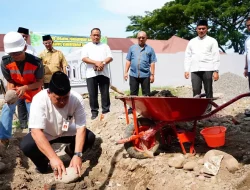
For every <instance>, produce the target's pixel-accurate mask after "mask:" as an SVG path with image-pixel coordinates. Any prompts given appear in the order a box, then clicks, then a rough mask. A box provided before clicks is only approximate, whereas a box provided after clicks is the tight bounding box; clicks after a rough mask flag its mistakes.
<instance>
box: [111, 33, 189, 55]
mask: <svg viewBox="0 0 250 190" xmlns="http://www.w3.org/2000/svg"><path fill="white" fill-rule="evenodd" d="M188 42H189V41H188V40H185V39H183V38H180V37H177V36H172V37H171V38H170V39H169V40H150V39H148V40H147V42H146V43H147V44H148V45H150V46H151V47H152V48H154V50H155V53H177V52H184V51H185V50H186V47H187V44H188ZM137 43H138V41H137V39H135V38H108V45H109V47H110V49H111V50H122V51H123V52H128V49H129V47H130V46H131V45H133V44H137Z"/></svg>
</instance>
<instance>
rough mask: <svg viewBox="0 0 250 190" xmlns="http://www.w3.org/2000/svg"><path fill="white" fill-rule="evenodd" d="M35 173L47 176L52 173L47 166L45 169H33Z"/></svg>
mask: <svg viewBox="0 0 250 190" xmlns="http://www.w3.org/2000/svg"><path fill="white" fill-rule="evenodd" d="M35 172H36V173H38V174H49V173H51V172H53V170H52V169H51V167H50V166H48V167H47V168H38V167H36V168H35Z"/></svg>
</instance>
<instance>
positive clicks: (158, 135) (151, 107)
mask: <svg viewBox="0 0 250 190" xmlns="http://www.w3.org/2000/svg"><path fill="white" fill-rule="evenodd" d="M247 96H250V93H245V94H241V95H239V96H237V97H235V98H233V99H232V100H230V101H228V102H226V103H224V104H222V105H220V106H219V105H217V104H216V103H215V102H214V101H213V100H214V99H209V98H178V97H146V96H117V97H116V99H120V100H121V101H123V102H124V109H125V114H126V122H127V124H129V117H128V110H127V105H129V106H130V107H132V110H133V120H134V122H133V123H131V124H129V125H128V127H127V128H126V130H125V137H124V138H123V139H121V140H119V141H118V142H117V143H118V144H123V143H124V147H125V149H126V151H127V152H128V153H129V155H130V156H131V157H134V158H139V159H142V158H147V157H149V155H148V153H147V152H151V153H155V152H156V150H157V149H158V147H159V144H160V140H163V142H168V140H169V139H167V138H168V136H167V137H166V135H165V134H166V133H165V132H164V131H167V130H168V129H171V131H172V132H173V133H174V135H175V136H176V137H177V138H178V140H179V143H180V146H181V148H182V151H183V153H184V154H186V150H185V147H184V145H183V143H186V142H189V143H191V145H190V151H189V152H190V153H191V154H195V149H194V142H195V135H196V124H197V121H198V120H202V119H204V118H207V117H210V116H212V115H213V114H215V113H216V112H218V111H220V110H221V109H223V108H225V107H227V106H228V105H230V104H232V103H234V102H235V101H237V100H239V99H241V98H243V97H247ZM209 104H211V105H212V106H214V107H215V109H214V110H213V111H211V112H209V113H205V112H206V109H207V107H208V105H209ZM137 113H138V114H140V116H142V118H137ZM190 121H191V122H193V127H192V129H191V130H189V131H184V130H178V129H177V127H176V123H177V122H178V123H179V122H190ZM233 122H236V120H234V119H233ZM162 138H163V139H162Z"/></svg>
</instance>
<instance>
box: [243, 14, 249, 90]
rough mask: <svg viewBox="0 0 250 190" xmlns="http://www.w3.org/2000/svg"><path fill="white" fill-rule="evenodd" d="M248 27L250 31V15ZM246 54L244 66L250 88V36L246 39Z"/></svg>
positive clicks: (247, 22)
mask: <svg viewBox="0 0 250 190" xmlns="http://www.w3.org/2000/svg"><path fill="white" fill-rule="evenodd" d="M246 28H247V30H248V32H250V17H248V18H247V21H246ZM245 54H246V62H245V68H244V76H245V77H248V82H249V89H250V36H248V38H247V39H246V41H245Z"/></svg>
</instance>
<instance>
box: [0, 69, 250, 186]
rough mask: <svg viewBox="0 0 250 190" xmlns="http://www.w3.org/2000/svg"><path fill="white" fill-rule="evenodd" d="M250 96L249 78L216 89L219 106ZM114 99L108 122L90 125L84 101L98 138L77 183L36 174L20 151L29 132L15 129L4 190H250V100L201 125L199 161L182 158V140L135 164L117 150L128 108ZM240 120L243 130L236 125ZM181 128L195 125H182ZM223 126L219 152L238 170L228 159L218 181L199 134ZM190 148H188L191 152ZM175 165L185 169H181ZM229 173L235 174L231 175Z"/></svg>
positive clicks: (5, 159) (1, 165) (225, 78)
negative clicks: (207, 166)
mask: <svg viewBox="0 0 250 190" xmlns="http://www.w3.org/2000/svg"><path fill="white" fill-rule="evenodd" d="M175 90H176V91H177V92H178V94H177V95H178V97H192V92H191V88H190V87H176V89H175ZM247 91H248V84H247V80H246V79H245V78H242V77H239V76H236V75H233V74H231V73H226V74H224V75H222V76H221V79H220V80H219V81H218V82H215V84H214V92H215V96H219V97H220V99H218V100H216V103H218V104H219V105H221V104H223V103H225V102H227V101H228V100H230V99H232V98H233V97H235V96H237V95H239V94H242V93H244V92H247ZM115 95H116V94H115V93H112V101H111V102H112V106H111V112H110V113H109V114H108V118H106V119H105V120H104V121H98V119H96V120H94V121H91V120H89V118H90V112H89V106H88V98H85V102H86V110H87V113H88V115H87V118H88V125H87V126H88V128H89V129H90V130H92V131H93V132H94V133H95V134H96V137H97V138H96V142H95V145H94V147H93V148H92V150H91V151H89V152H87V153H86V154H85V155H84V163H83V167H82V176H81V178H80V179H78V180H77V181H76V182H75V183H70V184H63V183H56V182H55V181H54V177H53V174H51V173H50V174H44V175H41V174H37V173H36V172H35V170H34V165H33V164H32V163H31V162H30V160H28V159H27V158H26V157H25V156H24V155H23V154H22V152H21V151H20V149H19V142H20V139H21V138H22V136H23V135H25V134H26V133H27V130H26V131H25V130H24V131H20V130H16V129H14V137H13V138H12V139H11V142H10V146H9V148H8V149H7V151H6V152H5V153H4V154H2V156H1V161H0V189H23V190H25V189H30V190H35V189H39V190H40V189H57V190H59V189H69V190H79V189H90V190H91V189H101V190H102V189H107V190H116V189H119V190H120V189H121V190H127V189H129V190H130V189H131V190H132V189H135V190H144V189H148V190H158V189H159V190H161V189H170V190H171V189H175V190H179V189H180V190H196V189H197V190H198V189H199V190H203V189H204V190H210V189H214V190H220V189H225V190H230V189H232V190H234V189H239V190H247V189H250V165H249V164H250V146H249V145H250V126H249V124H250V119H249V118H246V117H245V115H244V110H245V109H246V108H248V107H249V105H250V99H249V98H243V99H240V100H238V101H236V102H235V103H233V104H231V105H230V106H228V107H226V108H225V109H224V110H223V111H220V112H218V113H217V114H216V115H214V116H212V117H210V118H207V119H205V120H202V121H199V122H198V129H197V135H196V141H195V149H196V155H190V154H186V155H183V154H182V151H181V148H180V145H179V143H178V141H177V140H173V141H172V144H171V146H168V147H165V146H160V148H159V150H158V151H157V152H156V154H155V155H154V157H152V158H147V159H135V158H131V157H130V156H129V155H128V153H127V152H126V150H125V149H124V146H123V145H122V144H118V145H117V144H116V141H117V140H119V139H121V138H122V137H123V135H124V131H125V128H126V126H127V125H126V121H125V119H124V117H123V115H124V113H123V112H124V109H123V103H122V102H121V101H120V100H117V99H115V98H114V97H115ZM232 117H235V119H236V120H237V121H239V124H237V125H236V124H234V123H233V122H232ZM179 125H180V126H181V127H186V126H190V123H180V124H179ZM217 125H222V126H225V127H226V128H227V131H226V144H225V146H223V147H220V148H217V150H221V151H223V152H225V153H228V154H229V155H232V156H233V157H234V158H236V159H237V161H238V162H239V165H238V166H237V167H238V168H237V169H232V170H230V166H231V165H232V164H229V166H226V165H225V164H226V163H225V158H226V156H224V158H223V159H224V161H223V159H222V161H221V167H220V169H219V172H218V174H217V175H215V176H209V175H205V174H204V173H203V172H202V168H203V167H204V166H203V164H204V161H205V160H206V159H204V156H205V154H206V153H207V152H208V151H209V150H211V148H209V147H208V146H207V144H206V143H205V141H204V139H203V137H202V136H201V135H200V133H199V132H200V130H201V129H202V128H204V127H208V126H217ZM54 147H55V150H56V151H57V152H58V154H59V155H60V157H61V158H62V159H63V160H64V162H65V165H67V164H69V161H70V160H69V157H68V156H67V155H66V154H65V152H64V147H65V145H61V144H57V145H55V146H54ZM186 148H188V146H187V147H186ZM176 159H178V160H177V161H178V162H179V163H180V162H181V163H180V164H179V166H176V162H177V161H176ZM229 170H230V171H229Z"/></svg>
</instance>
